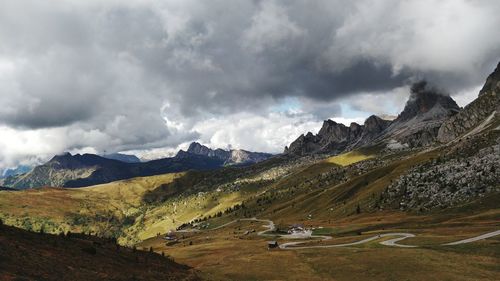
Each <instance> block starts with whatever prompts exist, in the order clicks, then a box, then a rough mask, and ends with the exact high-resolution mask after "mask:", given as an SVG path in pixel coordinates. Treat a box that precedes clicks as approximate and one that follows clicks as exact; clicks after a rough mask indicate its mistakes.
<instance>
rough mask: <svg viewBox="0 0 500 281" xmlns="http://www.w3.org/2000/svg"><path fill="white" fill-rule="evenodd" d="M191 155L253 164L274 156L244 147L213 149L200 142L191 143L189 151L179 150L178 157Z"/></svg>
mask: <svg viewBox="0 0 500 281" xmlns="http://www.w3.org/2000/svg"><path fill="white" fill-rule="evenodd" d="M190 155H202V156H207V157H211V158H215V159H218V160H220V161H222V162H223V163H224V164H225V165H234V164H251V163H258V162H261V161H264V160H266V159H268V158H269V157H271V156H272V154H269V153H262V152H251V151H246V150H242V149H231V150H224V149H220V148H218V149H211V148H209V147H207V146H204V145H202V144H200V143H198V142H193V143H191V144H190V145H189V148H188V149H187V151H183V150H181V151H179V152H178V153H177V156H176V157H183V158H185V157H189V156H190Z"/></svg>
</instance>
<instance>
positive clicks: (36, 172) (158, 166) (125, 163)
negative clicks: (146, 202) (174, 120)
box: [0, 142, 272, 189]
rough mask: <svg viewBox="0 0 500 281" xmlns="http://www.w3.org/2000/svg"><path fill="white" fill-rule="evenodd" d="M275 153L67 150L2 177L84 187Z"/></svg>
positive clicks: (22, 183) (13, 184) (24, 183)
mask: <svg viewBox="0 0 500 281" xmlns="http://www.w3.org/2000/svg"><path fill="white" fill-rule="evenodd" d="M271 156H272V155H271V154H267V153H258V152H249V151H245V150H229V151H226V150H222V149H216V150H212V149H210V148H208V147H206V146H202V145H200V144H199V143H196V142H195V143H192V144H191V145H190V146H189V149H188V150H187V151H182V150H181V151H179V152H178V153H177V155H176V156H175V157H170V158H163V159H158V160H152V161H148V162H140V160H139V159H138V158H137V157H136V156H132V155H124V154H111V155H105V156H99V155H95V154H83V155H81V154H76V155H72V154H70V153H64V154H62V155H56V156H54V157H53V158H52V159H51V160H49V161H48V162H47V163H45V164H42V165H39V166H36V167H34V168H33V169H31V170H29V171H28V172H26V173H23V174H14V175H11V176H8V177H6V178H4V179H1V180H0V184H1V185H3V186H5V187H10V188H16V189H26V188H36V187H44V186H52V187H82V186H90V185H96V184H102V183H107V182H112V181H116V180H122V179H129V178H133V177H144V176H152V175H158V174H165V173H173V172H183V171H188V170H211V169H216V168H219V167H222V166H225V165H248V164H252V163H257V162H260V161H263V160H265V159H267V158H269V157H271Z"/></svg>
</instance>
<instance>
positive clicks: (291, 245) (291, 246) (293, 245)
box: [211, 218, 500, 250]
mask: <svg viewBox="0 0 500 281" xmlns="http://www.w3.org/2000/svg"><path fill="white" fill-rule="evenodd" d="M240 221H257V222H263V223H266V224H265V225H263V227H265V228H266V229H265V230H262V231H259V232H257V235H259V236H272V237H276V236H279V237H280V238H283V239H305V238H318V239H320V240H318V241H324V240H330V239H332V237H331V236H327V235H313V234H312V231H307V232H305V233H304V234H283V235H280V234H269V233H267V232H269V231H274V230H276V226H275V224H274V222H273V221H271V220H267V219H258V218H245V219H236V220H233V221H230V222H228V223H225V224H223V225H220V226H218V227H215V228H212V229H211V230H217V229H221V228H223V227H226V226H228V225H231V224H233V223H236V222H240ZM497 235H500V230H497V231H493V232H488V233H485V234H482V235H479V236H476V237H472V238H468V239H464V240H459V241H455V242H450V243H446V244H441V245H442V246H452V245H459V244H466V243H472V242H475V241H479V240H483V239H487V238H491V237H494V236H497ZM393 236H398V237H396V238H392V239H389V240H384V241H381V242H379V243H380V244H382V245H385V246H392V247H401V248H416V247H418V246H416V245H406V244H398V242H400V241H402V240H404V239H406V238H411V237H415V234H412V233H404V232H394V233H383V234H378V235H375V236H372V237H369V238H365V239H363V240H359V241H355V242H350V243H343V244H333V245H311V246H298V245H301V244H305V243H309V242H311V240H307V241H296V242H286V243H283V244H281V245H279V248H280V249H283V250H300V249H319V248H339V247H349V246H355V245H361V244H364V243H368V242H370V241H373V240H377V239H380V238H384V237H393Z"/></svg>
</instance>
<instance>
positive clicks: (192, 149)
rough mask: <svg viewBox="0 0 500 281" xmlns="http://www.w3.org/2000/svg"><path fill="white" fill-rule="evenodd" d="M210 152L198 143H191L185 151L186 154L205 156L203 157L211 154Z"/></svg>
mask: <svg viewBox="0 0 500 281" xmlns="http://www.w3.org/2000/svg"><path fill="white" fill-rule="evenodd" d="M211 151H212V150H211V149H210V148H208V147H206V146H204V145H202V144H200V143H198V142H192V143H191V144H190V145H189V148H188V150H187V152H189V153H193V154H198V155H205V156H208V154H209V153H210V152H211Z"/></svg>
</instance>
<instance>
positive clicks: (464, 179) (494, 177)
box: [381, 143, 500, 211]
mask: <svg viewBox="0 0 500 281" xmlns="http://www.w3.org/2000/svg"><path fill="white" fill-rule="evenodd" d="M499 161H500V145H499V144H498V143H497V144H495V145H492V146H489V147H486V148H483V149H481V150H479V151H478V152H477V153H475V154H473V155H472V156H469V157H450V158H447V157H446V156H441V157H440V158H438V159H436V160H434V161H431V162H428V163H425V164H421V165H418V166H415V167H414V168H412V169H410V170H409V171H408V172H406V174H404V175H402V176H401V177H400V178H399V179H397V180H395V181H394V182H392V183H391V184H390V185H389V186H388V187H387V189H386V191H385V192H384V193H383V194H382V195H381V198H382V203H383V205H387V206H392V207H395V208H399V209H401V210H420V211H426V210H431V209H435V208H438V209H442V208H446V207H449V206H454V205H458V204H460V203H463V202H468V201H470V200H471V199H473V198H477V197H480V196H483V195H484V194H487V193H491V192H498V191H500V187H499V186H498V179H499V178H500V170H499V169H498V168H497V166H498V163H499Z"/></svg>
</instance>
